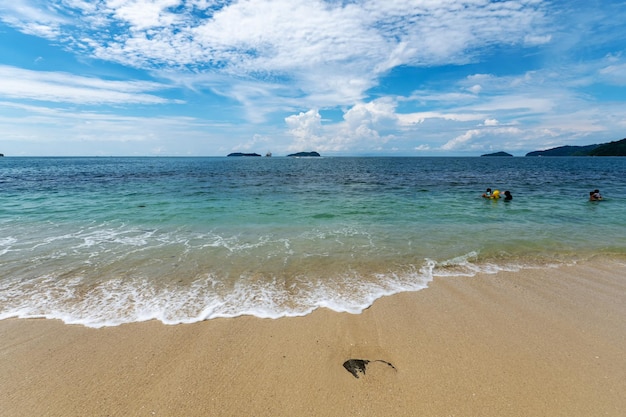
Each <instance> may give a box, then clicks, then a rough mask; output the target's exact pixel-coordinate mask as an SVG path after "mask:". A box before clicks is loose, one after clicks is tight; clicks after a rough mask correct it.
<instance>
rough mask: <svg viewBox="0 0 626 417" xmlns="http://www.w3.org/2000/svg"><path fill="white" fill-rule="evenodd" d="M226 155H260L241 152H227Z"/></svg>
mask: <svg viewBox="0 0 626 417" xmlns="http://www.w3.org/2000/svg"><path fill="white" fill-rule="evenodd" d="M226 156H261V155H259V154H258V153H243V152H233V153H229V154H228V155H226Z"/></svg>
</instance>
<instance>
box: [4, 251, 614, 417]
mask: <svg viewBox="0 0 626 417" xmlns="http://www.w3.org/2000/svg"><path fill="white" fill-rule="evenodd" d="M348 359H362V360H368V361H370V362H369V363H367V364H366V367H365V374H363V373H357V375H358V376H359V378H356V377H355V376H353V375H352V374H351V373H350V372H348V370H346V369H345V368H344V367H343V363H344V362H345V361H346V360H348ZM625 393H626V263H624V262H619V261H600V260H596V261H592V262H587V263H584V264H580V265H576V266H568V267H565V266H564V267H560V268H558V269H541V270H539V269H538V270H526V271H522V272H518V273H509V272H502V273H499V274H496V275H480V276H477V277H474V278H460V277H456V278H437V279H436V280H435V281H434V282H432V283H431V285H430V287H429V288H428V289H426V290H423V291H419V292H415V293H403V294H398V295H395V296H392V297H387V298H384V299H381V300H378V301H377V302H376V303H375V304H374V305H373V306H372V307H371V308H369V309H368V310H367V311H365V312H364V313H362V314H360V315H351V314H339V313H334V312H331V311H327V310H319V311H316V312H315V313H314V314H311V315H309V316H307V317H301V318H285V319H279V320H263V319H256V318H252V317H240V318H235V319H217V320H210V321H206V322H202V323H196V324H190V325H178V326H165V325H162V324H161V323H159V322H147V323H137V324H130V325H123V326H119V327H111V328H102V329H89V328H85V327H81V326H68V325H65V324H63V323H61V322H59V321H55V320H43V319H41V320H18V319H10V320H4V321H0V404H1V405H0V407H1V414H2V416H4V417H15V416H28V417H31V416H289V417H293V416H499V417H502V416H551V417H554V416H567V417H572V416H584V417H589V416H615V417H617V416H623V415H624V410H626V395H625Z"/></svg>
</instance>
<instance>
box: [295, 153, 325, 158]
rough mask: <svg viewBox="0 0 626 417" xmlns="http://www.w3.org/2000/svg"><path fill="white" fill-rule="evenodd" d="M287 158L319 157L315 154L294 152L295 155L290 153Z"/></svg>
mask: <svg viewBox="0 0 626 417" xmlns="http://www.w3.org/2000/svg"><path fill="white" fill-rule="evenodd" d="M287 156H292V157H297V158H301V157H318V156H321V155H320V154H319V153H317V152H296V153H291V154H289V155H287Z"/></svg>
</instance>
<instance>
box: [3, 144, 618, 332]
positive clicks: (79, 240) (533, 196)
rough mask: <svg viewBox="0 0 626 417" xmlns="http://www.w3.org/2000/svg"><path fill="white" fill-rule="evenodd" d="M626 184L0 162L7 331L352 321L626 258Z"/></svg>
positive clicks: (333, 165) (452, 165)
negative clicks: (336, 317) (499, 275)
mask: <svg viewBox="0 0 626 417" xmlns="http://www.w3.org/2000/svg"><path fill="white" fill-rule="evenodd" d="M624 178H626V158H619V157H602V158H599V157H598V158H590V157H542V158H530V157H524V158H520V157H514V158H510V157H508V158H483V157H374V156H367V157H334V156H333V157H320V158H288V157H275V156H273V157H271V158H266V157H261V158H246V157H243V158H241V157H240V158H237V157H161V156H158V157H4V158H2V160H0V190H1V192H2V205H1V207H0V319H6V318H12V317H20V318H34V317H44V318H54V319H60V320H63V321H64V322H66V323H71V324H82V325H85V326H90V327H102V326H115V325H119V324H123V323H131V322H137V321H145V320H152V319H156V320H160V321H162V322H163V323H166V324H178V323H191V322H197V321H201V320H207V319H212V318H217V317H236V316H241V315H253V316H257V317H266V318H278V317H287V316H301V315H306V314H309V313H310V312H312V311H314V310H315V309H317V308H322V307H324V308H330V309H332V310H335V311H338V312H350V313H359V312H361V311H363V310H364V309H365V308H367V307H369V306H370V305H371V304H372V303H373V302H374V301H375V300H376V299H378V298H380V297H383V296H386V295H391V294H395V293H398V292H403V291H418V290H421V289H424V288H426V287H427V286H428V283H429V282H430V281H432V280H433V279H434V278H437V277H449V276H462V277H471V276H474V275H476V274H478V273H495V272H498V271H502V270H507V271H522V270H524V269H528V268H554V267H558V266H560V265H564V264H570V263H576V262H579V261H584V260H586V259H590V258H594V257H598V256H600V257H609V258H617V259H620V260H623V259H626V184H625V182H624ZM487 187H489V188H492V189H493V190H496V189H497V190H499V191H500V192H501V193H503V192H504V191H505V190H509V191H510V192H511V193H512V195H513V200H511V201H504V199H499V200H491V199H484V198H482V197H481V195H482V193H484V191H485V189H486V188H487ZM594 189H599V190H600V192H601V194H602V195H603V197H604V198H603V200H602V201H589V192H590V191H592V190H594Z"/></svg>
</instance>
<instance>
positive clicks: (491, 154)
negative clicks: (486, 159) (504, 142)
mask: <svg viewBox="0 0 626 417" xmlns="http://www.w3.org/2000/svg"><path fill="white" fill-rule="evenodd" d="M480 156H513V155H511V154H510V153H507V152H502V151H500V152H494V153H486V154H484V155H480Z"/></svg>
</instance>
